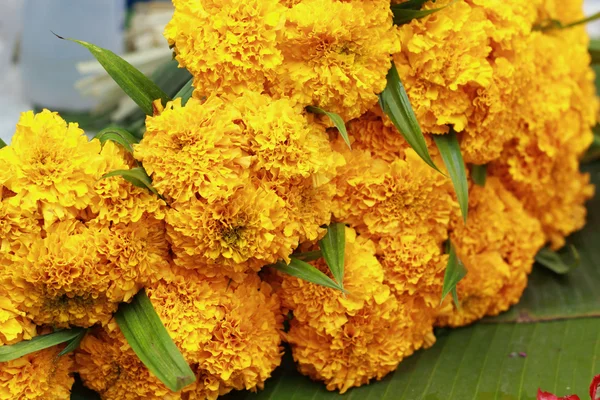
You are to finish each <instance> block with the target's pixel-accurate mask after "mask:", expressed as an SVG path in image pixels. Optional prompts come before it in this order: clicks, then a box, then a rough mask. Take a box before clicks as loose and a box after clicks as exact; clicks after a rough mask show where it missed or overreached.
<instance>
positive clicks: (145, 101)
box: [56, 35, 170, 115]
mask: <svg viewBox="0 0 600 400" xmlns="http://www.w3.org/2000/svg"><path fill="white" fill-rule="evenodd" d="M56 36H57V37H58V38H59V39H65V38H63V37H62V36H58V35H56ZM65 40H70V41H72V42H75V43H78V44H80V45H82V46H83V47H85V48H86V49H88V50H89V51H90V53H92V55H93V56H94V57H95V58H96V60H98V62H99V63H100V64H101V65H102V67H104V69H105V70H106V72H107V73H108V74H109V75H110V76H111V78H113V80H114V81H115V82H116V83H117V84H118V85H119V86H120V87H121V89H123V91H124V92H125V93H126V94H127V95H128V96H129V97H130V98H131V99H132V100H133V101H135V103H136V104H137V105H138V106H140V108H141V109H142V110H143V111H144V113H146V115H152V114H153V113H154V110H153V107H152V102H153V101H154V100H157V99H161V100H162V102H163V103H166V102H167V101H169V100H170V98H169V96H167V94H166V93H165V92H163V91H162V90H161V89H160V88H159V87H158V86H157V85H156V84H155V83H154V82H152V81H151V80H150V79H149V78H147V77H146V75H144V74H143V73H141V72H140V71H139V70H137V69H136V68H135V67H133V66H132V65H131V64H129V63H128V62H127V61H125V60H124V59H122V58H121V57H119V56H118V55H116V54H115V53H113V52H112V51H110V50H107V49H104V48H102V47H98V46H96V45H93V44H91V43H87V42H84V41H81V40H76V39H65Z"/></svg>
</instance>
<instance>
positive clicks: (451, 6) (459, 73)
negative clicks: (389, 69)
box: [394, 0, 537, 164]
mask: <svg viewBox="0 0 600 400" xmlns="http://www.w3.org/2000/svg"><path fill="white" fill-rule="evenodd" d="M446 5H448V6H447V7H446V8H444V9H443V10H441V11H439V12H436V13H435V14H432V15H430V16H428V17H425V18H422V19H419V20H415V21H413V22H411V23H410V24H407V25H404V26H402V27H401V28H400V40H401V44H402V50H401V52H399V53H396V54H395V55H394V62H395V64H396V66H397V68H398V72H399V74H400V77H401V79H402V81H403V83H404V84H405V86H406V90H407V92H408V95H409V98H410V100H411V104H412V106H413V109H414V110H415V113H416V115H417V119H418V120H419V123H420V125H421V127H422V129H423V131H424V132H426V133H446V132H448V125H452V126H453V127H454V129H455V130H456V131H457V132H464V135H463V138H462V143H461V149H462V152H463V156H464V158H465V160H466V161H467V162H473V163H477V164H485V163H487V162H489V161H491V160H492V159H494V158H496V157H498V155H499V154H500V152H501V151H502V147H503V145H504V144H505V143H507V142H508V141H509V140H511V139H512V138H513V137H514V136H515V135H516V134H517V133H518V132H519V130H520V129H521V127H522V124H521V120H520V118H519V115H518V113H515V110H516V109H518V108H519V107H520V104H521V102H522V97H521V93H522V92H523V91H524V89H523V88H525V87H527V83H526V80H524V77H526V76H527V75H529V74H530V72H529V70H528V69H527V68H526V67H525V66H524V65H525V63H527V62H529V61H530V56H529V55H528V54H527V48H528V46H529V44H528V39H527V38H528V35H529V33H530V32H531V27H532V26H533V25H534V23H535V20H536V18H537V10H536V4H535V1H532V2H522V1H499V0H492V1H485V0H471V1H460V2H454V3H452V2H451V0H444V1H438V2H436V3H428V4H427V5H426V8H438V7H443V6H446ZM523 54H524V55H523Z"/></svg>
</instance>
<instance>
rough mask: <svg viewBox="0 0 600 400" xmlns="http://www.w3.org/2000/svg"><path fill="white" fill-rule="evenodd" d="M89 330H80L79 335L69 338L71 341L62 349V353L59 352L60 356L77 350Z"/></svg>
mask: <svg viewBox="0 0 600 400" xmlns="http://www.w3.org/2000/svg"><path fill="white" fill-rule="evenodd" d="M87 332H88V330H87V329H82V330H81V332H79V334H78V335H77V336H75V337H74V338H73V339H71V340H69V342H68V343H67V345H66V346H65V348H64V349H62V350H61V352H60V353H58V356H59V357H62V356H64V355H66V354H69V353H71V352H73V351H75V350H77V349H78V348H79V344H80V343H81V341H82V340H83V338H84V337H85V335H86V334H87Z"/></svg>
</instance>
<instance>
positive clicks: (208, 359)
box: [76, 270, 283, 399]
mask: <svg viewBox="0 0 600 400" xmlns="http://www.w3.org/2000/svg"><path fill="white" fill-rule="evenodd" d="M148 296H149V298H150V300H151V301H152V304H153V306H154V308H155V309H156V312H157V313H158V315H159V316H160V318H161V320H162V321H163V323H164V324H165V327H166V328H167V330H168V331H169V334H170V336H171V337H172V338H173V340H174V342H175V343H176V345H177V346H178V347H179V349H180V350H181V352H182V354H183V355H184V357H185V358H186V360H187V361H188V363H190V365H191V367H192V369H193V370H194V372H195V373H196V375H197V377H198V380H197V381H196V383H195V384H193V385H190V386H188V387H186V388H184V389H183V391H182V392H181V393H172V392H170V391H169V390H168V389H167V388H165V387H164V385H163V384H162V383H160V381H159V380H158V379H157V378H156V377H154V376H153V375H151V374H150V373H149V372H148V370H147V369H146V368H145V367H144V366H143V364H142V363H141V362H140V361H139V359H138V358H137V356H136V355H135V354H134V353H133V351H132V350H131V349H130V348H129V346H128V345H127V344H126V341H125V339H124V337H123V335H122V334H121V332H120V331H119V330H118V328H117V326H116V324H110V325H109V326H108V327H107V328H106V329H105V330H99V331H96V332H95V333H94V334H92V335H88V336H86V337H85V338H84V340H83V341H82V344H81V348H80V350H78V352H77V354H76V360H77V365H78V369H77V370H78V372H79V374H80V375H81V377H82V379H83V381H84V383H85V384H86V386H88V387H90V388H92V389H94V390H96V391H99V392H101V393H103V398H105V399H123V398H137V397H139V396H141V397H143V398H148V399H163V398H166V399H179V398H182V397H181V396H184V398H186V399H187V398H189V399H216V398H217V396H219V395H224V394H226V393H228V392H230V391H231V390H234V389H236V390H242V389H247V390H256V389H259V388H262V387H263V383H264V381H265V380H266V379H267V378H268V377H269V376H270V374H271V372H272V371H273V369H274V368H275V367H276V366H277V365H279V363H280V362H281V347H280V340H281V338H280V334H279V331H280V330H281V329H282V328H283V318H282V316H281V315H280V314H279V300H278V298H277V296H275V295H273V294H272V293H271V288H270V287H269V285H268V284H266V283H264V282H261V281H260V279H259V278H258V276H256V275H249V276H248V277H247V278H246V279H245V280H243V281H242V282H240V283H236V282H230V280H229V279H227V278H225V277H223V276H215V277H212V278H208V277H204V276H202V275H200V274H198V273H197V272H195V271H186V270H182V271H179V272H178V273H177V274H174V275H172V276H171V277H170V278H168V279H167V280H162V281H160V282H158V283H156V284H155V285H152V286H151V287H150V288H149V289H148Z"/></svg>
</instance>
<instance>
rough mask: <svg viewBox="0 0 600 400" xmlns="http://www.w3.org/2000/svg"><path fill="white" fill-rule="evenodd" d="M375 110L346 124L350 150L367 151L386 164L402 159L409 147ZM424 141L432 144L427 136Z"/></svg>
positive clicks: (379, 112)
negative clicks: (350, 138) (350, 143)
mask: <svg viewBox="0 0 600 400" xmlns="http://www.w3.org/2000/svg"><path fill="white" fill-rule="evenodd" d="M377 107H379V106H377ZM375 110H376V109H374V111H373V112H371V111H369V112H367V113H365V114H363V115H362V116H361V117H360V118H357V119H353V120H352V121H350V122H348V123H347V124H346V125H347V126H346V127H347V130H348V135H349V136H351V137H352V139H353V141H352V148H353V149H358V150H363V151H365V152H367V151H368V152H370V153H371V156H372V157H374V158H380V159H382V160H385V161H387V162H393V161H394V160H396V159H398V158H404V150H406V149H409V148H410V146H409V145H408V143H407V142H406V140H404V138H403V137H402V135H401V134H400V132H398V130H397V129H396V128H395V127H394V126H393V125H391V124H389V123H386V122H384V120H383V119H382V113H381V111H380V110H378V111H375ZM425 140H426V142H427V143H428V144H431V142H432V141H431V138H430V137H429V136H426V137H425ZM431 150H434V149H431Z"/></svg>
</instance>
